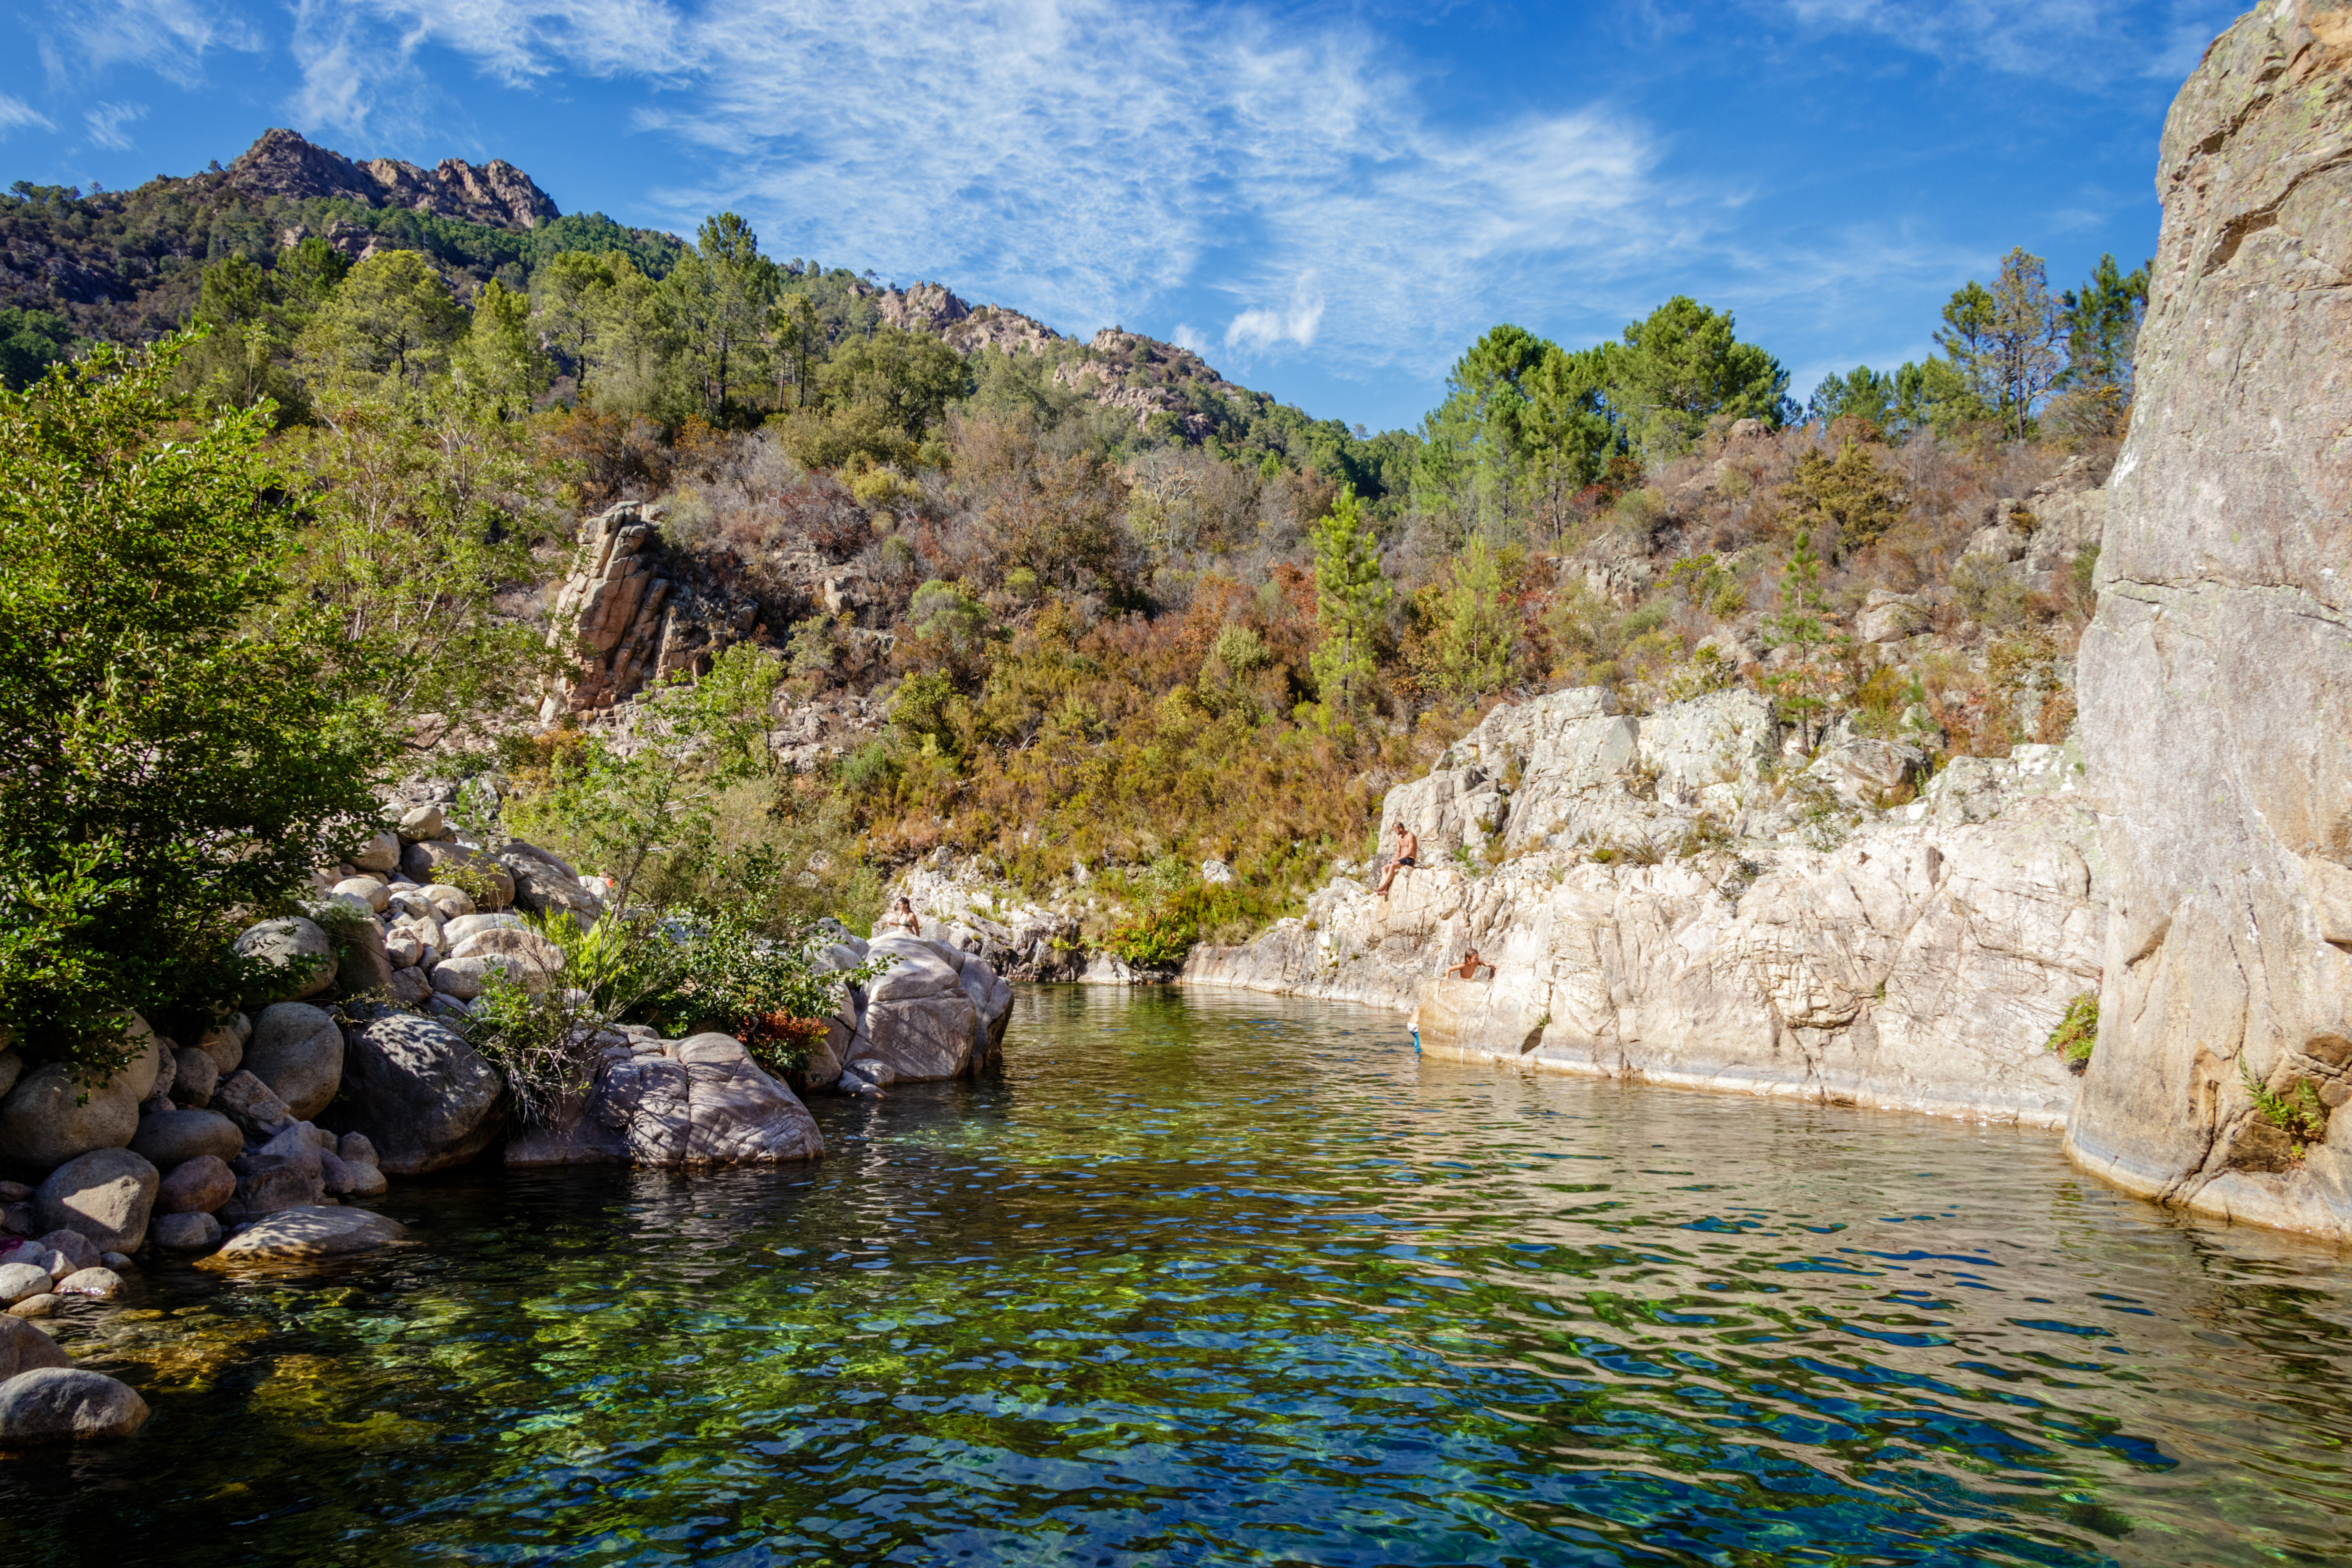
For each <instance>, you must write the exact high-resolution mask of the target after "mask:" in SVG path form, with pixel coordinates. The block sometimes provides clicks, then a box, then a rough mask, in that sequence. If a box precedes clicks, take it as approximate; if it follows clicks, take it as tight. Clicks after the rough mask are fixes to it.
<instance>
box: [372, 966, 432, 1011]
mask: <svg viewBox="0 0 2352 1568" xmlns="http://www.w3.org/2000/svg"><path fill="white" fill-rule="evenodd" d="M384 992H385V994H387V995H389V996H390V997H391V998H392V999H393V1001H394V1004H396V1005H399V1006H403V1007H414V1006H416V1005H418V1004H420V1003H423V1002H427V1001H430V1000H431V999H432V996H433V982H432V979H431V978H430V977H429V976H427V975H426V974H425V971H424V970H422V969H417V968H408V969H395V970H394V971H393V972H392V984H389V985H387V986H385V987H384Z"/></svg>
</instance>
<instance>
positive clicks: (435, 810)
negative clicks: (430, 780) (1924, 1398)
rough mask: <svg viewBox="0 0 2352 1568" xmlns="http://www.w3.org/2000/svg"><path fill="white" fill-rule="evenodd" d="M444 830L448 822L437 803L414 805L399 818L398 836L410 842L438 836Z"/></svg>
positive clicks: (446, 828) (444, 831) (446, 829)
mask: <svg viewBox="0 0 2352 1568" xmlns="http://www.w3.org/2000/svg"><path fill="white" fill-rule="evenodd" d="M446 831H448V824H447V822H446V819H445V818H444V817H443V816H442V815H441V808H440V807H439V806H437V805H420V806H416V807H415V808H414V809H412V810H410V811H408V812H406V813H405V814H404V815H403V816H402V817H401V819H400V837H402V838H404V839H405V840H407V841H408V842H409V843H412V844H414V843H415V842H417V841H418V840H419V839H425V838H438V837H441V835H442V834H444V833H446Z"/></svg>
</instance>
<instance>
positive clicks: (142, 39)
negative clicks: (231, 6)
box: [40, 0, 266, 145]
mask: <svg viewBox="0 0 2352 1568" xmlns="http://www.w3.org/2000/svg"><path fill="white" fill-rule="evenodd" d="M48 23H49V25H48V26H47V28H46V29H45V30H44V31H43V33H42V37H41V43H40V54H41V59H42V63H43V65H44V66H46V67H47V70H48V73H49V78H50V79H51V80H52V81H55V82H64V81H68V80H83V79H87V78H88V77H89V76H90V75H93V74H95V73H97V72H100V71H104V70H106V69H108V68H111V67H114V66H119V65H121V66H133V67H137V68H141V69H144V70H150V71H153V72H154V73H155V74H156V75H158V76H160V77H162V78H163V79H164V80H166V81H169V82H173V83H175V84H177V85H178V86H181V87H194V85H196V84H197V83H198V82H200V81H202V80H203V79H204V61H205V55H206V54H207V53H210V52H211V51H213V50H215V49H229V50H235V51H237V52H241V53H254V52H257V51H259V50H261V49H262V48H264V47H266V46H265V44H264V42H263V39H262V37H261V35H260V33H259V32H258V31H257V30H256V29H255V28H254V27H253V26H252V25H251V24H249V23H247V21H246V20H245V19H244V18H242V17H240V16H235V15H233V14H230V13H228V12H226V11H225V10H223V9H221V8H220V7H218V6H215V5H205V4H203V3H202V0H53V3H52V5H50V8H49V16H48ZM105 145H112V143H105Z"/></svg>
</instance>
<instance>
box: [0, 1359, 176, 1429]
mask: <svg viewBox="0 0 2352 1568" xmlns="http://www.w3.org/2000/svg"><path fill="white" fill-rule="evenodd" d="M35 1332H38V1330H36V1331H35ZM146 1420H147V1402H146V1401H145V1400H143V1399H142V1398H140V1397H139V1394H138V1392H137V1391H136V1390H135V1389H133V1388H131V1385H130V1384H125V1383H118V1382H116V1381H115V1380H114V1379H113V1378H110V1377H109V1376H107V1375H106V1374H105V1373H97V1372H90V1371H88V1370H87V1369H85V1368H82V1367H41V1368H39V1369H37V1370H35V1371H32V1372H24V1373H17V1374H16V1376H15V1377H12V1378H10V1379H9V1380H8V1381H7V1382H5V1383H0V1444H5V1445H9V1446H15V1445H17V1444H36V1443H78V1442H87V1441H89V1440H90V1439H93V1438H101V1437H128V1436H131V1434H132V1433H133V1432H136V1431H138V1430H139V1428H140V1427H141V1426H142V1425H143V1424H144V1423H145V1422H146Z"/></svg>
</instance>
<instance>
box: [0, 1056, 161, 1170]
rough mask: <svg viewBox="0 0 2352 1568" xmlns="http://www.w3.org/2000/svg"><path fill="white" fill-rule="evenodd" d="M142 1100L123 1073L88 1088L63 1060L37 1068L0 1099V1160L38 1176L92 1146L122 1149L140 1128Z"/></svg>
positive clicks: (54, 1168) (88, 1150) (84, 1152)
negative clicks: (5, 1096)
mask: <svg viewBox="0 0 2352 1568" xmlns="http://www.w3.org/2000/svg"><path fill="white" fill-rule="evenodd" d="M141 1098H142V1097H141V1096H139V1095H136V1094H133V1093H132V1092H131V1085H130V1083H129V1082H128V1081H127V1080H126V1079H124V1077H123V1076H122V1075H121V1073H117V1074H116V1075H115V1076H114V1077H112V1078H110V1079H107V1080H106V1081H105V1082H104V1083H102V1084H100V1085H99V1086H98V1087H97V1088H95V1089H87V1088H85V1087H84V1086H83V1084H82V1083H81V1082H80V1081H79V1079H76V1078H75V1077H74V1072H73V1068H70V1067H68V1065H67V1064H66V1063H64V1062H49V1063H47V1064H45V1065H43V1066H41V1067H37V1068H34V1069H33V1070H32V1071H31V1072H28V1073H26V1075H25V1076H24V1078H23V1079H22V1080H20V1081H19V1082H18V1083H17V1085H16V1088H15V1089H12V1090H10V1091H9V1094H8V1098H7V1099H6V1100H0V1164H5V1165H7V1166H8V1167H10V1168H11V1169H14V1170H19V1171H25V1172H27V1173H33V1174H39V1173H45V1172H48V1171H54V1170H56V1169H57V1168H58V1166H59V1165H62V1164H64V1163H66V1162H67V1161H68V1160H70V1159H72V1158H74V1157H75V1156H76V1155H78V1154H87V1153H89V1152H90V1151H91V1150H93V1149H120V1148H121V1147H122V1146H123V1145H124V1144H126V1143H128V1142H131V1134H132V1133H134V1132H136V1131H139V1101H140V1100H141Z"/></svg>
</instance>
